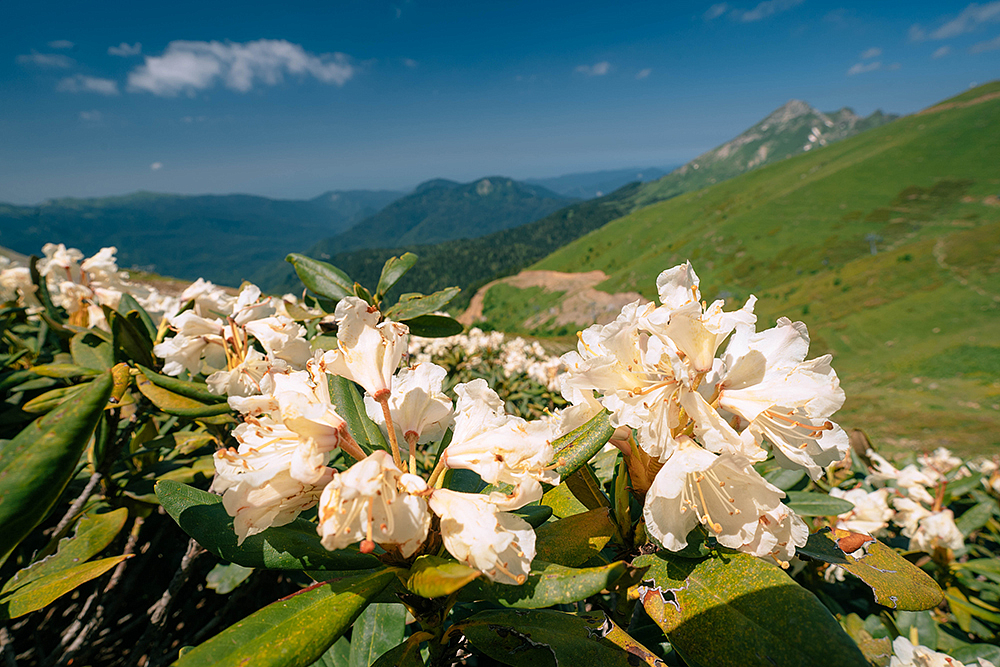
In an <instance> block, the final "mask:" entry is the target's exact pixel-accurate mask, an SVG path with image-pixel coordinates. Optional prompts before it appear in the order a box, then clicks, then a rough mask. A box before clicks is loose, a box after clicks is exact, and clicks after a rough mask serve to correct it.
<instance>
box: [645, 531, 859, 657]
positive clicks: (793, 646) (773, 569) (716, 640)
mask: <svg viewBox="0 0 1000 667" xmlns="http://www.w3.org/2000/svg"><path fill="white" fill-rule="evenodd" d="M633 565H635V566H637V567H639V566H649V567H650V569H649V571H648V572H647V573H646V576H645V578H644V582H643V585H642V586H641V587H640V588H639V592H640V593H639V594H640V599H641V601H642V603H643V606H644V607H645V610H646V613H648V614H649V616H650V618H652V619H653V620H654V621H655V622H656V623H657V625H659V626H660V628H661V629H662V630H663V631H664V632H665V633H666V635H667V637H668V638H669V639H670V642H671V644H672V645H673V646H674V647H675V648H677V649H679V650H680V651H681V652H682V654H683V655H686V656H690V657H691V658H692V659H693V660H694V661H695V662H697V663H699V664H702V665H712V666H713V667H728V666H729V665H732V666H734V667H735V666H739V667H757V666H758V665H759V666H760V667H800V666H802V665H824V667H866V666H867V665H868V662H867V661H866V660H865V658H864V656H863V655H862V654H861V651H860V650H858V647H857V646H856V645H855V644H854V642H853V641H852V640H851V638H850V637H849V636H848V635H847V634H846V633H845V632H844V631H843V629H842V628H841V627H840V624H839V623H837V621H836V619H834V617H833V616H832V615H831V614H830V612H829V611H827V609H826V607H824V606H823V604H822V603H821V602H820V601H819V600H818V599H816V597H815V596H814V595H813V594H812V593H810V592H809V591H807V590H806V589H804V588H802V587H801V586H799V585H798V584H796V583H795V582H794V581H793V580H792V579H791V578H790V577H789V576H788V575H787V574H785V573H784V571H782V570H781V569H780V568H778V567H777V566H774V565H771V564H769V563H765V562H764V561H763V560H761V559H759V558H756V557H754V556H750V555H748V554H742V553H737V552H730V551H728V550H726V551H724V552H722V553H721V554H719V555H717V556H714V557H710V558H704V559H700V560H695V559H686V558H679V557H677V556H674V555H672V554H670V553H669V552H665V551H660V552H658V553H655V554H650V555H648V556H640V557H639V558H637V559H636V560H635V561H633Z"/></svg>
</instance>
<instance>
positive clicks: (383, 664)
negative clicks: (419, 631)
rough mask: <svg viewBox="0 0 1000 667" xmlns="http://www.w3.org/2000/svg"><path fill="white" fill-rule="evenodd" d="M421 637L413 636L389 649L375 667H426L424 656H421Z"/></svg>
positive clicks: (376, 662)
mask: <svg viewBox="0 0 1000 667" xmlns="http://www.w3.org/2000/svg"><path fill="white" fill-rule="evenodd" d="M419 636H420V635H412V636H411V637H410V638H409V639H407V640H406V641H405V642H403V643H402V644H400V645H399V646H396V647H394V648H391V649H389V650H388V651H386V652H385V653H383V654H382V657H381V658H379V659H378V660H376V661H375V663H374V665H373V667H424V659H423V656H421V655H420V641H418V639H415V637H416V638H419Z"/></svg>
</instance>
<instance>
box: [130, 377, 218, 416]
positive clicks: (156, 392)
mask: <svg viewBox="0 0 1000 667" xmlns="http://www.w3.org/2000/svg"><path fill="white" fill-rule="evenodd" d="M135 386H136V387H138V388H139V391H140V392H141V393H142V395H143V396H145V397H146V398H148V399H149V400H150V401H152V403H153V405H155V406H156V407H158V408H159V409H161V410H163V411H164V412H166V413H167V414H168V415H177V416H178V417H190V418H196V417H212V416H215V415H226V414H229V413H230V412H232V408H230V407H229V404H228V403H211V404H206V403H202V402H201V401H197V400H195V399H193V398H188V397H187V396H181V395H180V394H177V393H174V392H172V391H170V390H169V389H164V388H163V387H160V386H158V385H155V384H153V383H152V382H150V381H149V380H148V379H147V378H146V377H145V376H138V375H137V376H136V378H135Z"/></svg>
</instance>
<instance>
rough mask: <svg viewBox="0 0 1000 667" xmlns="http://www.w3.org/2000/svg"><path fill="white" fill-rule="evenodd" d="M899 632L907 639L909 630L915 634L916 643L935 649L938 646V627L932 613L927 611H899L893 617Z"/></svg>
mask: <svg viewBox="0 0 1000 667" xmlns="http://www.w3.org/2000/svg"><path fill="white" fill-rule="evenodd" d="M893 620H894V621H895V623H896V629H897V630H899V634H901V635H903V636H904V637H906V638H907V639H909V637H910V632H911V630H912V631H915V632H916V634H917V643H918V644H920V645H922V646H926V647H927V648H929V649H931V650H933V651H936V650H937V647H938V627H937V623H935V622H934V615H933V614H931V612H929V611H900V612H897V613H896V617H895V618H894V619H893Z"/></svg>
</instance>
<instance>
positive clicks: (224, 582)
mask: <svg viewBox="0 0 1000 667" xmlns="http://www.w3.org/2000/svg"><path fill="white" fill-rule="evenodd" d="M251 574H253V568H252V567H243V566H242V565H237V564H236V563H225V564H223V563H219V564H218V565H216V566H215V567H213V568H212V569H211V570H210V571H209V573H208V574H207V575H205V587H206V588H210V589H212V590H213V591H215V592H216V593H218V594H219V595H226V594H227V593H232V592H233V591H235V590H236V589H237V587H239V585H240V584H242V583H243V582H244V581H246V580H247V579H249V578H250V575H251Z"/></svg>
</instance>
